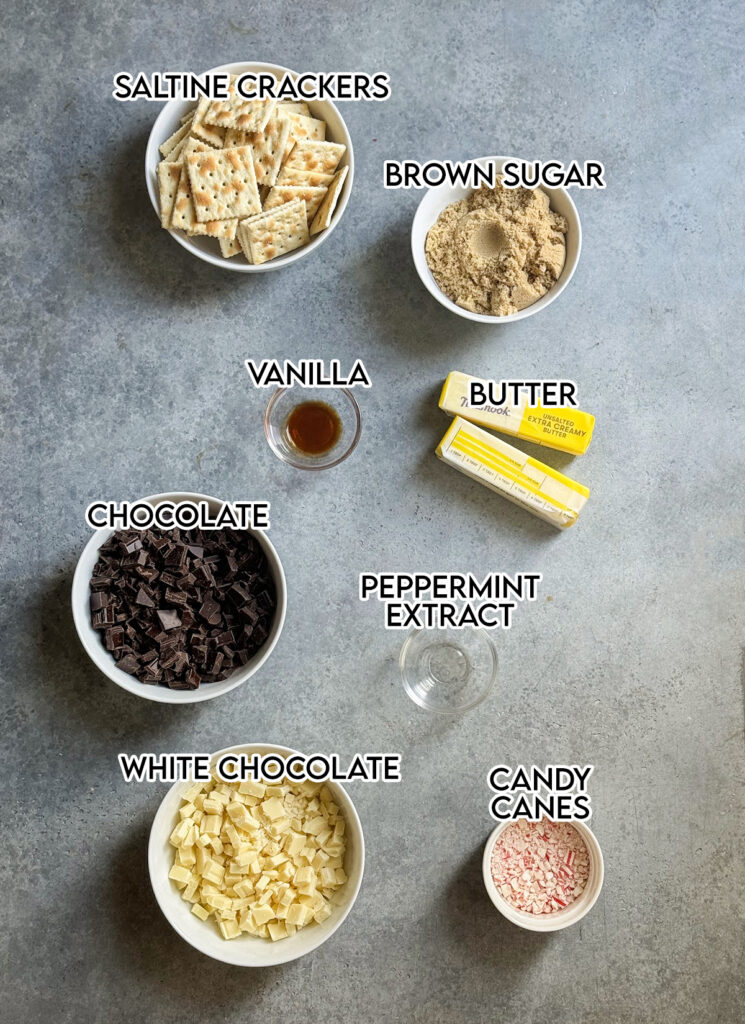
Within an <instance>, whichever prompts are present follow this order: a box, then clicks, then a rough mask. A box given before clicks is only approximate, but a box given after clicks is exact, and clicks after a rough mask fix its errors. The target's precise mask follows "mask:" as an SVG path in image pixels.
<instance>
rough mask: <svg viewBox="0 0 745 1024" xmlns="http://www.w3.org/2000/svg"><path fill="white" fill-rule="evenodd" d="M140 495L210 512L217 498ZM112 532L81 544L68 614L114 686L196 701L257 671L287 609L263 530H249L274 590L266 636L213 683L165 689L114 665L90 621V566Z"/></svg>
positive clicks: (165, 699) (160, 698)
mask: <svg viewBox="0 0 745 1024" xmlns="http://www.w3.org/2000/svg"><path fill="white" fill-rule="evenodd" d="M142 500H143V501H147V502H149V503H150V504H151V505H158V504H160V502H162V501H206V502H208V503H209V507H210V510H211V511H212V512H216V511H217V509H218V507H219V506H220V505H221V504H222V503H221V502H220V501H219V499H217V498H211V497H209V495H207V494H155V495H153V496H152V497H150V498H143V499H142ZM115 532H116V531H114V530H106V529H104V530H96V531H95V533H94V534H93V536H92V537H91V539H90V540H89V541H88V543H87V544H86V545H85V547H84V548H83V553H82V554H81V556H80V558H79V559H78V564H77V568H76V569H75V575H74V577H73V581H72V617H73V619H74V621H75V628H76V630H77V631H78V636H79V637H80V642H81V643H82V645H83V647H84V648H85V650H86V652H87V654H88V656H89V657H90V659H91V661H93V663H94V664H95V665H96V666H97V667H98V668H100V670H101V671H102V672H103V673H104V675H107V676H108V677H109V679H111V681H112V682H114V683H116V685H117V686H121V687H122V689H123V690H128V691H129V692H130V693H134V694H136V695H137V696H138V697H144V698H145V700H154V701H157V702H158V703H160V704H196V703H197V702H198V701H202V700H211V699H212V698H213V697H220V696H221V695H222V694H223V693H228V691H229V690H234V689H235V688H236V686H240V685H241V684H242V683H245V682H246V680H247V679H249V678H250V677H251V676H252V675H253V674H254V673H255V672H258V670H259V669H260V668H261V666H262V665H263V664H264V662H265V661H266V659H267V658H268V657H269V655H270V654H271V653H272V651H273V650H274V648H275V646H276V644H277V641H278V640H279V634H280V633H281V632H282V626H283V625H284V621H285V612H286V610H287V581H286V580H285V574H284V570H283V568H282V563H281V562H280V560H279V555H278V554H277V552H276V550H275V548H274V545H273V544H272V542H271V541H270V540H269V538H268V537H267V536H266V534H265V533H264V532H263V531H261V530H255V531H253V536H254V537H255V538H256V540H257V541H258V542H259V544H260V545H261V548H262V550H263V552H264V554H265V555H266V559H267V562H268V563H269V569H270V571H271V574H272V579H273V580H274V588H275V592H276V595H277V608H276V611H275V613H274V621H273V623H272V628H271V631H270V633H269V636H268V637H267V639H266V641H265V643H264V645H263V646H262V647H261V648H260V649H259V650H258V651H257V652H256V654H254V656H253V657H252V658H251V659H250V660H249V661H247V662H246V664H245V665H243V666H242V667H241V668H239V669H237V670H236V671H235V672H233V674H232V675H230V676H228V677H227V679H223V680H221V681H220V682H218V683H202V684H200V685H199V686H198V687H197V689H196V690H171V689H169V688H168V687H167V686H158V685H155V684H150V683H142V682H140V680H139V679H137V678H136V676H131V675H129V673H128V672H123V671H122V669H120V668H117V664H116V662H115V661H114V659H113V657H112V656H111V654H109V652H108V651H107V650H106V648H105V647H104V645H103V643H102V642H101V637H100V635H99V632H98V631H97V630H95V629H94V628H93V626H92V625H91V617H90V607H89V597H90V579H91V576H92V575H93V567H94V566H95V564H96V562H97V561H98V549H99V548H100V547H101V545H102V544H104V543H105V542H106V541H107V540H108V539H109V537H110V536H111V535H112V533H115Z"/></svg>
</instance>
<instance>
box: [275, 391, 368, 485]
mask: <svg viewBox="0 0 745 1024" xmlns="http://www.w3.org/2000/svg"><path fill="white" fill-rule="evenodd" d="M361 429H362V419H361V417H360V409H359V406H358V405H357V400H356V399H355V397H354V395H353V394H352V392H351V391H350V390H349V388H300V387H296V388H279V389H278V390H277V391H275V392H274V394H273V395H272V397H271V399H270V400H269V405H268V406H267V407H266V413H265V414H264V433H265V434H266V439H267V441H268V442H269V445H270V447H271V449H272V451H273V452H274V454H275V455H277V456H278V457H279V458H280V459H282V461H283V462H287V463H289V465H291V466H295V467H296V468H297V469H330V468H331V466H338V465H339V463H340V462H343V461H344V459H346V458H348V457H349V456H350V455H351V454H352V452H353V451H354V449H355V448H356V447H357V442H358V441H359V439H360V431H361Z"/></svg>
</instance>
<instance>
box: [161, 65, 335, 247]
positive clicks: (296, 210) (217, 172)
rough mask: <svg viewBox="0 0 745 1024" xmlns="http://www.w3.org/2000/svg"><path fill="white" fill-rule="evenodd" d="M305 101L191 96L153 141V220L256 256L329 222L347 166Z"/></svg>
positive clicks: (303, 240)
mask: <svg viewBox="0 0 745 1024" xmlns="http://www.w3.org/2000/svg"><path fill="white" fill-rule="evenodd" d="M325 140H326V122H325V121H321V120H319V119H317V118H314V117H311V114H310V108H309V107H308V104H307V103H282V102H277V100H245V99H243V98H242V97H241V96H239V95H238V94H237V92H236V90H235V78H234V79H233V80H232V82H231V95H230V98H229V99H227V100H208V99H202V100H200V101H199V103H198V105H197V106H196V108H195V109H194V110H193V111H191V112H190V113H189V114H187V115H186V116H185V117H184V118H182V121H181V127H180V128H179V129H178V131H175V132H174V133H173V135H171V137H170V138H168V139H166V141H165V142H164V143H163V145H162V146H161V147H160V152H161V155H162V156H163V159H162V160H161V162H160V163H159V164H158V188H159V192H160V222H161V224H162V226H163V227H164V228H166V229H167V230H172V229H174V228H175V229H179V230H181V231H185V232H186V233H187V235H207V236H209V237H210V238H216V239H217V240H218V242H219V243H220V251H221V252H222V254H223V256H224V257H225V258H226V259H229V258H230V257H231V256H236V255H237V254H238V253H240V252H242V253H243V254H244V256H245V257H246V259H247V260H248V262H249V263H257V264H258V263H266V262H267V260H271V259H274V257H275V256H281V255H283V253H287V252H292V251H293V249H299V248H300V247H301V246H303V245H306V244H307V243H308V242H309V241H310V236H311V235H315V234H318V232H319V231H324V230H325V229H326V228H327V227H328V226H329V224H330V223H331V217H332V215H333V212H334V209H335V207H336V203H337V201H338V199H339V195H340V194H341V190H342V187H343V185H344V181H345V179H346V176H347V171H348V170H349V168H348V167H342V168H340V169H339V170H337V168H338V166H339V161H340V160H341V158H342V157H343V156H344V153H345V151H346V146H343V145H341V144H339V143H336V142H326V141H325Z"/></svg>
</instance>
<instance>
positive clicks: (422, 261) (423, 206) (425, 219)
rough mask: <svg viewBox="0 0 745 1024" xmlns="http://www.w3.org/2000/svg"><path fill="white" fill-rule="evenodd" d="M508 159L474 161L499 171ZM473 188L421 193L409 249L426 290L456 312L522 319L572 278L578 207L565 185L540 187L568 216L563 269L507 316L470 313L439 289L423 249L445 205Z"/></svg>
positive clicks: (491, 319)
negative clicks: (543, 291)
mask: <svg viewBox="0 0 745 1024" xmlns="http://www.w3.org/2000/svg"><path fill="white" fill-rule="evenodd" d="M510 159H512V158H511V157H506V156H484V157H480V158H479V159H478V160H476V161H475V162H476V163H477V164H478V165H479V167H485V166H486V165H487V164H488V163H490V162H493V163H494V164H495V166H496V168H497V171H501V170H502V167H503V165H504V163H505V161H507V160H510ZM542 187H543V186H542ZM473 191H474V190H473V189H472V188H467V187H465V186H463V185H457V186H450V185H439V186H438V187H437V188H431V189H429V190H428V191H427V192H425V193H424V196H423V197H422V200H421V202H420V203H419V206H418V208H417V211H416V214H415V215H414V222H413V224H412V225H411V252H412V255H413V257H414V266H415V267H416V269H417V273H418V274H419V277H420V278H421V279H422V282H423V284H424V287H425V288H426V289H427V291H429V292H430V293H431V294H432V295H434V297H435V298H436V299H437V301H438V302H439V303H441V304H442V305H443V306H444V307H445V308H446V309H449V310H450V311H451V312H452V313H456V314H457V315H458V316H462V317H465V319H466V320H475V321H477V322H478V323H481V324H510V323H514V321H515V320H524V319H525V317H528V316H532V315H533V314H534V313H538V312H539V311H540V310H541V309H545V308H546V306H548V305H549V304H550V303H552V302H553V301H554V299H556V298H558V296H559V295H560V294H561V293H562V292H563V291H564V289H565V288H566V286H567V285H568V284H569V282H570V281H571V279H572V275H573V274H574V271H575V269H576V267H577V263H578V262H579V254H580V251H581V249H582V228H581V226H580V222H579V214H578V213H577V207H576V206H575V205H574V202H573V200H572V198H571V196H570V195H569V192H568V191H567V190H566V189H565V188H545V187H544V188H543V191H544V192H546V193H548V196H549V198H550V199H551V208H552V209H553V210H556V212H557V213H560V214H562V215H563V216H564V217H566V220H567V224H568V231H567V234H566V260H565V262H564V269H563V270H562V272H561V274H560V276H559V280H558V281H557V282H556V284H555V285H554V286H553V288H551V290H550V291H548V292H546V294H545V295H543V296H542V297H541V298H540V299H538V301H537V302H534V303H533V305H532V306H526V307H525V309H520V310H518V312H517V313H510V314H509V316H489V315H487V314H485V313H472V312H471V311H470V310H469V309H463V307H462V306H458V305H456V303H454V302H452V301H451V300H450V299H449V298H448V297H447V295H445V294H444V293H443V292H442V291H440V288H439V285H438V284H437V282H436V281H435V279H434V277H433V276H432V271H431V270H430V269H429V267H428V265H427V257H426V255H425V252H424V245H425V242H426V240H427V233H428V231H429V229H430V228H431V227H432V226H433V224H434V223H435V221H436V220H437V218H438V217H439V216H440V214H441V213H442V211H443V210H444V209H445V207H446V206H450V204H451V203H455V202H457V201H458V200H459V199H465V198H466V196H470V195H471V194H472V193H473Z"/></svg>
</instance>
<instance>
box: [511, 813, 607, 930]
mask: <svg viewBox="0 0 745 1024" xmlns="http://www.w3.org/2000/svg"><path fill="white" fill-rule="evenodd" d="M491 873H492V878H493V880H494V885H495V886H496V887H497V891H498V892H499V893H501V895H502V896H503V897H504V898H505V900H507V902H508V903H509V904H510V905H511V906H513V907H515V909H516V910H524V911H525V912H526V913H528V914H552V913H554V912H555V911H557V910H564V909H565V907H568V906H569V904H570V903H572V902H574V900H576V899H577V897H578V896H581V895H582V892H583V891H584V888H585V884H586V883H587V879H588V877H589V874H590V856H589V854H588V852H587V847H586V846H585V843H584V840H583V839H582V836H581V835H580V834H579V832H578V831H577V829H576V828H575V827H574V825H571V824H570V823H569V822H562V821H548V820H547V819H546V818H544V819H543V820H542V821H539V822H536V821H522V820H521V821H514V822H512V823H511V824H509V825H508V826H507V828H506V829H505V830H504V831H503V832H502V833H501V835H500V836H499V838H498V839H497V841H496V843H495V844H494V849H493V850H492V856H491Z"/></svg>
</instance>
